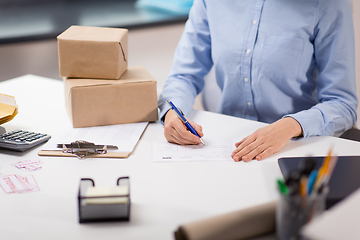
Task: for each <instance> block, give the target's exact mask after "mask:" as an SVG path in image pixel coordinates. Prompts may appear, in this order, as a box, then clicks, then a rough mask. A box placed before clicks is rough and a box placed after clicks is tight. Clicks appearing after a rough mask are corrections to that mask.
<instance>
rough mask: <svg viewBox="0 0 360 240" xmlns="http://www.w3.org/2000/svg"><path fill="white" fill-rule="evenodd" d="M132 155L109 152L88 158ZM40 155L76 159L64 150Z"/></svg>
mask: <svg viewBox="0 0 360 240" xmlns="http://www.w3.org/2000/svg"><path fill="white" fill-rule="evenodd" d="M130 154H131V153H122V152H107V153H105V154H97V155H94V156H88V157H87V158H127V157H129V156H130ZM38 155H39V156H44V157H76V156H75V155H73V154H71V153H64V152H63V151H62V150H40V151H39V152H38Z"/></svg>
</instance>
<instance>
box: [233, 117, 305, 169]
mask: <svg viewBox="0 0 360 240" xmlns="http://www.w3.org/2000/svg"><path fill="white" fill-rule="evenodd" d="M300 135H302V128H301V126H300V124H299V123H298V122H297V121H296V120H295V119H293V118H290V117H288V118H282V119H280V120H278V121H276V122H274V123H272V124H270V125H268V126H266V127H263V128H260V129H258V130H256V131H255V132H254V133H252V134H251V135H249V136H247V137H245V138H244V139H242V140H241V141H240V142H237V143H236V144H235V147H236V149H235V150H234V152H233V153H232V154H231V157H232V158H233V159H234V161H235V162H238V161H240V160H243V161H244V162H247V161H251V160H253V159H256V160H263V159H264V158H266V157H268V156H270V155H272V154H274V153H277V152H278V151H280V150H281V149H282V148H283V147H284V146H285V145H286V144H287V143H288V141H289V140H290V139H291V138H293V137H297V136H300Z"/></svg>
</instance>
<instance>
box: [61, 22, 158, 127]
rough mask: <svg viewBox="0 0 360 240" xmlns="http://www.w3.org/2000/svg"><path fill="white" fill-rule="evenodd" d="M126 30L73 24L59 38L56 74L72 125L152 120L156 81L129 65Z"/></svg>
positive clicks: (156, 113)
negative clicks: (63, 87) (62, 80)
mask: <svg viewBox="0 0 360 240" xmlns="http://www.w3.org/2000/svg"><path fill="white" fill-rule="evenodd" d="M127 33H128V31H127V29H119V28H102V27H82V26H71V27H70V28H68V29H67V30H66V31H64V32H63V33H62V34H60V35H59V36H58V37H57V39H58V52H59V70H60V76H62V77H64V86H65V101H66V106H67V110H68V114H69V116H70V119H71V121H72V124H73V126H74V127H90V126H101V125H109V124H120V123H134V122H144V121H146V122H147V121H156V120H157V118H158V111H157V93H156V81H155V80H154V79H153V78H152V77H151V75H150V74H149V73H148V72H147V71H146V69H145V68H143V67H129V68H128V66H127V59H128V51H127V45H128V40H127Z"/></svg>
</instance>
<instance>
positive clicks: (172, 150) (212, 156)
mask: <svg viewBox="0 0 360 240" xmlns="http://www.w3.org/2000/svg"><path fill="white" fill-rule="evenodd" d="M235 142H236V141H230V140H206V141H205V146H204V145H201V144H199V145H183V146H182V145H177V144H173V143H169V142H166V141H162V142H154V143H153V161H154V162H174V161H180V162H194V161H234V160H233V159H232V158H231V153H232V152H233V151H234V150H235Z"/></svg>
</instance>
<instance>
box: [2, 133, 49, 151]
mask: <svg viewBox="0 0 360 240" xmlns="http://www.w3.org/2000/svg"><path fill="white" fill-rule="evenodd" d="M49 139H50V136H49V135H47V134H43V133H36V132H31V131H24V130H15V131H12V132H8V133H4V134H3V135H0V148H6V149H10V150H15V151H26V150H28V149H30V148H32V147H35V146H37V145H39V144H41V143H43V142H45V141H47V140H49Z"/></svg>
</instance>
